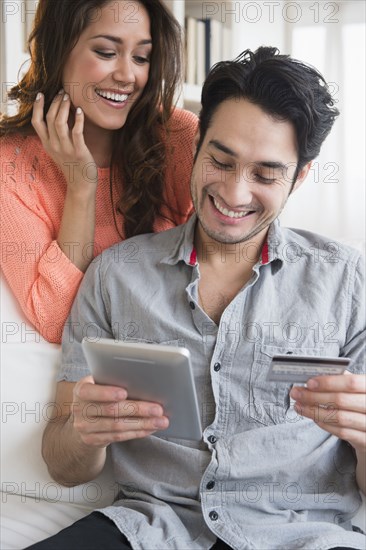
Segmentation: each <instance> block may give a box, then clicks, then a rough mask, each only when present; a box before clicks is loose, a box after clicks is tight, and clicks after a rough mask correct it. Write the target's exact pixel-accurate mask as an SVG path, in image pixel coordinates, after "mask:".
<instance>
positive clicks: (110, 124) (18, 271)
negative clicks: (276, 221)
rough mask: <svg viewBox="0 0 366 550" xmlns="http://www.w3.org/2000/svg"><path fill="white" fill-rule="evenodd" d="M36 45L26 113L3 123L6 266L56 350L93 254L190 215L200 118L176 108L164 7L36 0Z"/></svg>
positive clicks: (174, 53)
mask: <svg viewBox="0 0 366 550" xmlns="http://www.w3.org/2000/svg"><path fill="white" fill-rule="evenodd" d="M29 44H30V52H31V65H30V68H29V70H28V72H27V73H26V74H25V76H24V77H23V78H22V80H21V82H20V83H19V84H18V85H17V86H15V87H14V88H13V89H12V90H11V92H10V94H9V97H10V99H16V100H17V101H18V103H19V110H18V113H17V115H15V116H4V117H3V118H2V120H1V123H0V131H1V134H2V138H1V140H0V143H1V150H2V158H3V163H2V172H3V174H2V176H1V210H2V216H1V240H2V251H3V254H2V260H1V262H2V269H3V272H4V274H5V277H6V279H7V280H8V282H9V284H10V286H11V288H12V290H13V292H14V294H15V295H16V297H17V299H18V301H19V303H20V305H21V307H22V309H23V311H24V313H25V315H26V316H27V318H28V319H29V320H30V321H31V322H32V323H33V324H34V325H35V327H36V328H37V329H38V330H39V331H40V332H41V334H42V335H43V336H44V337H45V338H46V339H47V340H49V341H52V342H59V341H60V339H61V333H62V327H63V325H64V323H65V320H66V318H67V315H68V313H69V310H70V308H71V304H72V301H73V298H74V296H75V294H76V291H77V288H78V286H79V284H80V281H81V279H82V277H83V273H84V272H85V270H86V268H87V266H88V264H89V263H90V261H91V260H92V259H93V258H94V257H95V256H96V255H97V254H99V253H100V252H102V250H104V249H105V248H107V247H109V246H111V245H113V244H114V243H116V242H118V241H120V240H121V239H124V238H127V237H132V236H134V235H137V234H140V233H146V232H150V231H161V230H164V229H167V228H169V227H172V226H174V225H178V224H179V223H183V222H184V221H186V219H187V218H188V217H189V215H190V213H191V208H192V205H191V199H190V191H189V178H190V172H191V166H192V142H193V137H194V134H195V132H196V128H197V119H196V117H195V115H193V114H192V113H188V112H186V111H182V110H180V109H173V99H174V97H173V96H174V94H175V91H176V89H177V85H178V84H179V83H180V75H181V40H180V27H179V25H178V23H177V22H176V20H175V19H174V18H173V16H172V15H171V14H170V12H169V11H168V10H167V8H166V7H165V5H164V3H163V2H162V1H161V0H139V1H131V0H128V1H126V0H119V1H117V2H116V1H114V0H113V1H106V0H66V1H63V2H54V1H52V0H40V2H39V3H38V8H37V13H36V16H35V24H34V29H33V31H32V33H31V35H30V39H29ZM126 246H127V245H126ZM131 254H133V250H132V248H131V245H130V246H129V247H128V248H126V257H125V261H129V260H131V259H133V258H132V256H131ZM137 267H138V266H137ZM121 268H123V265H121Z"/></svg>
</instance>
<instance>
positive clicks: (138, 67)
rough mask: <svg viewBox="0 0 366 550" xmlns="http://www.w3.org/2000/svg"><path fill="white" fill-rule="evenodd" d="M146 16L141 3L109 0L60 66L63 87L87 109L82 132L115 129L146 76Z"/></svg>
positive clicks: (77, 104) (148, 38) (148, 39)
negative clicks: (111, 0)
mask: <svg viewBox="0 0 366 550" xmlns="http://www.w3.org/2000/svg"><path fill="white" fill-rule="evenodd" d="M151 50H152V40H151V33H150V18H149V14H148V12H147V11H146V9H145V7H144V6H143V5H142V4H140V3H139V2H135V1H132V2H131V0H128V1H125V0H119V1H117V2H115V1H113V2H109V3H108V4H105V5H104V6H103V7H102V8H99V9H98V10H96V11H95V13H94V18H93V19H92V20H91V22H90V24H89V25H88V26H87V27H86V29H84V31H83V32H82V33H81V35H80V37H79V40H78V42H77V43H76V45H75V47H74V48H73V50H72V51H71V53H70V55H69V58H68V60H67V62H66V64H65V68H64V71H63V86H64V90H65V91H66V92H67V93H68V94H69V95H70V98H71V101H72V103H73V105H74V107H75V108H76V107H81V108H82V110H83V111H84V114H85V126H84V128H85V132H86V133H87V132H88V131H93V129H94V130H95V129H96V128H98V129H101V128H103V129H105V130H117V129H119V128H122V127H123V126H124V124H125V122H126V118H127V115H128V113H129V112H130V110H131V107H132V105H133V104H134V103H135V102H136V101H137V100H138V98H139V97H140V96H141V94H142V92H143V90H144V88H145V86H146V83H147V81H148V78H149V69H150V56H151Z"/></svg>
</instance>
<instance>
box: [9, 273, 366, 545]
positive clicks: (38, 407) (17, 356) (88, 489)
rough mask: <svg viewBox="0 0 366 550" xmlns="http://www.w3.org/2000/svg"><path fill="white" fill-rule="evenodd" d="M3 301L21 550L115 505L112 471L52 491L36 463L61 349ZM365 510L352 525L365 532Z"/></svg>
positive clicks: (12, 500)
mask: <svg viewBox="0 0 366 550" xmlns="http://www.w3.org/2000/svg"><path fill="white" fill-rule="evenodd" d="M0 284H1V287H0V292H1V294H0V298H1V401H2V406H1V538H0V548H1V550H10V549H14V550H15V549H21V548H25V547H26V546H28V545H30V544H32V543H35V542H37V541H39V540H42V539H44V538H46V537H48V536H50V535H53V534H55V533H57V532H58V531H59V530H60V529H62V528H64V527H66V526H67V525H70V524H71V523H73V522H74V521H76V520H77V519H79V518H81V517H83V516H84V515H86V514H88V513H90V511H92V510H93V509H95V508H97V507H100V506H103V505H105V504H109V503H111V502H112V500H113V496H114V493H115V484H114V481H113V477H112V474H111V470H110V467H109V465H108V464H107V466H106V468H105V470H104V472H103V473H102V475H101V476H99V477H98V478H97V479H96V480H94V481H93V482H90V483H87V484H85V485H82V486H79V487H75V488H71V489H68V488H65V487H61V486H60V485H57V483H55V482H54V481H53V480H52V479H51V478H50V476H49V475H48V472H47V468H46V466H45V464H44V462H43V460H42V457H41V451H40V449H41V438H42V432H43V428H44V426H45V423H46V421H47V418H48V417H49V416H50V413H51V411H52V406H53V405H52V402H53V399H54V392H55V375H56V372H57V365H58V361H59V357H60V348H59V346H57V345H55V344H49V343H48V342H45V341H44V340H43V339H42V338H41V337H40V336H39V334H38V333H37V332H36V331H35V330H34V329H33V328H32V327H31V326H30V325H29V324H28V323H26V322H25V320H24V317H23V316H22V314H21V312H20V310H19V307H18V306H17V304H16V302H15V300H14V298H13V296H12V294H11V292H10V291H9V288H8V285H7V283H6V282H5V281H4V280H3V279H2V280H1V279H0ZM365 510H366V508H365V503H364V506H363V507H362V509H361V510H360V511H359V513H358V514H357V516H356V518H355V520H354V524H355V525H358V526H360V527H361V528H362V529H363V530H366V519H365V515H366V514H365Z"/></svg>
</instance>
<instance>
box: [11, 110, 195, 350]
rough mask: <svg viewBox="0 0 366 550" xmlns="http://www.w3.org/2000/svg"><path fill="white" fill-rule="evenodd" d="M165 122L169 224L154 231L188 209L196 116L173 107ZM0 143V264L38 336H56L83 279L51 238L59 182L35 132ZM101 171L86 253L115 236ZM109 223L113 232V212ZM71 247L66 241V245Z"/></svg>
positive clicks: (59, 203) (61, 192) (105, 172)
mask: <svg viewBox="0 0 366 550" xmlns="http://www.w3.org/2000/svg"><path fill="white" fill-rule="evenodd" d="M170 128H171V133H170V134H169V142H168V150H167V154H168V156H167V171H166V181H165V195H164V198H165V200H166V203H167V205H169V207H170V208H171V211H170V210H169V211H168V212H166V213H167V214H168V215H169V217H170V218H171V219H172V220H174V223H169V222H167V221H166V220H163V219H158V220H156V222H155V224H154V231H162V230H164V229H168V228H169V227H172V226H173V225H179V224H180V223H184V222H185V221H186V220H187V219H188V217H189V215H190V214H191V212H192V203H191V195H190V186H189V182H190V175H191V169H192V162H193V158H192V156H193V154H192V143H193V138H194V135H195V132H196V129H197V117H196V116H195V115H194V114H192V113H190V112H188V111H183V110H181V109H176V110H175V113H174V115H173V116H172V119H171V124H170ZM0 146H1V158H2V162H1V183H0V191H1V193H0V201H1V202H0V204H1V221H0V239H1V268H2V270H3V273H4V275H5V278H6V279H7V281H8V283H9V285H10V287H11V289H12V291H13V292H14V294H15V296H16V298H17V299H18V301H19V304H20V306H21V308H22V310H23V312H24V314H25V316H26V317H27V319H28V320H29V321H30V322H31V323H32V324H33V325H34V326H35V328H36V329H37V330H38V331H39V332H40V333H41V334H42V336H43V337H44V338H46V339H47V340H49V341H50V342H60V341H61V336H62V329H63V325H64V324H65V321H66V319H67V316H68V314H69V311H70V309H71V305H72V302H73V299H74V297H75V294H76V291H77V289H78V287H79V284H80V282H81V280H82V278H83V273H82V272H81V271H80V270H79V269H78V268H77V267H76V266H75V265H74V264H73V263H72V262H71V261H70V259H69V258H68V257H67V256H65V254H64V253H63V252H62V251H61V249H60V248H59V246H58V244H57V241H56V237H57V234H58V231H59V228H60V223H61V217H62V211H63V204H64V200H65V194H66V182H65V179H64V176H63V174H62V172H61V171H60V170H59V168H58V167H57V165H56V164H55V163H54V162H53V161H52V159H51V158H50V157H49V156H48V155H47V153H46V152H45V151H44V149H43V147H42V144H41V142H40V140H39V138H38V137H37V136H26V137H25V136H22V135H20V134H15V135H11V136H7V137H5V138H2V139H1V140H0ZM109 174H110V171H109V168H102V169H99V180H98V189H97V198H96V227H95V241H94V244H93V243H91V245H90V247H88V248H87V249H86V250H84V251H83V253H84V254H88V255H89V256H90V258H91V259H92V258H94V257H95V256H96V255H98V254H99V253H100V252H102V251H103V250H104V249H106V248H107V247H109V246H112V245H113V244H115V243H116V242H118V241H120V240H121V239H120V236H119V235H118V232H117V230H116V227H115V224H114V221H113V213H112V206H111V199H110V191H109ZM177 212H179V213H180V215H178V214H177ZM117 225H118V227H119V230H120V231H121V227H122V217H121V216H120V215H117ZM76 246H78V244H77V243H70V249H71V250H72V249H73V248H72V247H76ZM128 255H133V250H132V249H127V248H126V261H128Z"/></svg>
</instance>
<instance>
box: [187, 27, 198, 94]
mask: <svg viewBox="0 0 366 550" xmlns="http://www.w3.org/2000/svg"><path fill="white" fill-rule="evenodd" d="M185 35H186V40H185V43H186V52H185V54H186V82H187V84H196V50H197V19H195V18H194V17H186V20H185Z"/></svg>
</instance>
